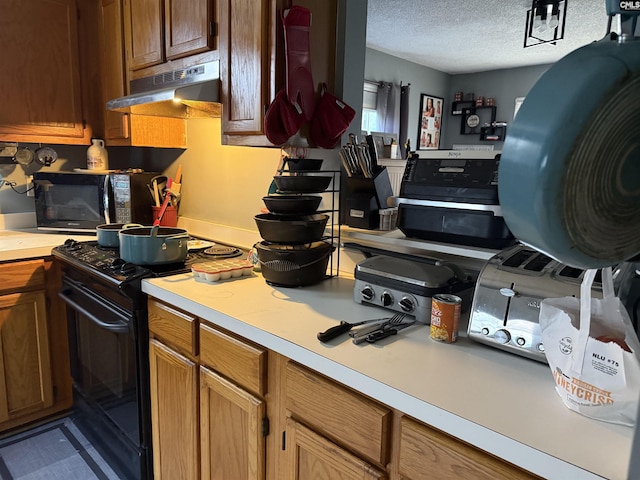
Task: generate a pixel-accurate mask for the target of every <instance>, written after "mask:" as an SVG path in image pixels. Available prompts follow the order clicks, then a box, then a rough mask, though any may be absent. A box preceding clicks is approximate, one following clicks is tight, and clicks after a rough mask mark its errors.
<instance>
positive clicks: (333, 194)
mask: <svg viewBox="0 0 640 480" xmlns="http://www.w3.org/2000/svg"><path fill="white" fill-rule="evenodd" d="M277 172H278V175H283V174H284V175H307V176H314V175H321V176H331V182H330V183H329V186H328V187H327V188H326V189H325V190H324V191H322V192H295V194H297V195H320V196H322V203H321V204H320V207H319V208H318V210H316V212H315V213H319V214H325V215H329V220H328V221H327V226H326V227H325V235H324V236H323V237H322V238H321V240H322V241H324V242H327V243H331V244H332V245H333V246H334V247H335V250H334V251H333V252H332V253H331V254H330V256H329V263H328V264H327V276H326V278H332V277H337V276H338V274H339V271H340V170H300V169H295V170H292V169H289V168H288V166H287V164H285V166H283V167H282V168H279V169H278V170H277ZM276 193H287V194H292V192H279V191H276Z"/></svg>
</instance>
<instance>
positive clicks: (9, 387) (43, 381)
mask: <svg viewBox="0 0 640 480" xmlns="http://www.w3.org/2000/svg"><path fill="white" fill-rule="evenodd" d="M0 324H1V326H0V337H1V340H2V341H1V343H0V367H1V369H2V371H3V372H4V375H2V376H1V377H0V422H5V421H7V420H9V419H11V418H14V417H16V416H20V415H21V414H22V413H24V412H30V411H33V410H41V409H44V408H47V407H50V406H51V405H53V387H52V385H51V356H50V354H49V334H48V331H47V314H46V307H45V295H44V292H28V293H13V294H10V295H3V296H1V297H0Z"/></svg>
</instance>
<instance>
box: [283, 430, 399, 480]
mask: <svg viewBox="0 0 640 480" xmlns="http://www.w3.org/2000/svg"><path fill="white" fill-rule="evenodd" d="M286 458H287V460H286V462H287V473H288V477H287V478H288V479H289V480H306V479H309V478H313V479H314V480H350V479H354V480H355V479H358V480H374V479H384V478H387V476H386V474H385V473H384V472H382V471H381V470H378V469H377V468H375V467H373V466H372V465H369V464H368V463H367V462H365V461H364V460H361V459H360V458H358V457H356V456H354V455H352V454H351V453H349V452H347V451H346V450H344V449H342V448H340V447H339V446H338V445H336V444H334V443H332V442H330V441H329V440H327V439H326V438H324V437H322V436H320V435H318V434H317V433H315V432H314V431H313V430H310V429H308V428H307V427H305V426H304V425H302V424H301V423H298V422H296V421H295V420H292V419H291V418H287V433H286Z"/></svg>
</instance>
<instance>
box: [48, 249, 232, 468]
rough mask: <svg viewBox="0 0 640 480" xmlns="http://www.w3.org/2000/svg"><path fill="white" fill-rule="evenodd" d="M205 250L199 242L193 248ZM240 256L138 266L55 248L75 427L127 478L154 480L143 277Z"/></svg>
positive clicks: (222, 252)
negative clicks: (58, 263) (63, 311)
mask: <svg viewBox="0 0 640 480" xmlns="http://www.w3.org/2000/svg"><path fill="white" fill-rule="evenodd" d="M198 243H202V242H198ZM243 253H244V252H242V251H241V250H240V249H237V248H235V247H229V246H225V245H213V246H210V247H209V248H205V249H201V250H198V251H192V252H189V253H188V255H187V258H186V259H185V261H184V262H181V263H178V264H163V265H145V266H141V265H135V264H132V263H127V262H125V261H124V260H122V259H121V258H120V256H119V254H118V249H113V248H105V247H102V246H100V245H98V242H96V241H89V242H79V241H76V240H72V239H69V240H67V241H65V242H64V244H63V245H60V246H58V247H54V248H53V250H52V255H53V256H54V257H55V258H56V260H57V261H59V262H60V265H61V270H62V288H61V290H60V292H59V295H60V297H61V298H62V299H63V300H64V302H65V304H66V311H67V325H68V335H69V357H70V367H71V376H72V378H73V388H74V409H73V415H74V420H75V423H76V425H77V426H78V427H79V428H80V429H81V430H82V432H83V433H84V435H85V436H86V437H88V438H89V439H90V440H91V442H92V444H93V445H94V446H95V447H96V448H97V449H98V450H99V451H100V453H101V454H102V456H103V457H104V458H105V459H106V460H107V461H108V462H109V464H110V466H111V467H112V468H113V469H114V470H115V471H116V472H118V474H119V475H120V476H121V477H122V478H125V479H134V480H143V479H152V478H153V460H152V445H151V439H152V436H151V406H150V405H151V399H150V386H149V385H150V378H149V329H148V320H147V296H146V294H145V293H144V292H143V291H142V288H141V282H142V279H144V278H152V277H160V276H167V275H175V274H179V273H185V272H188V271H190V269H191V266H192V265H193V264H194V263H197V262H203V261H211V260H212V259H216V258H231V257H234V256H240V255H242V254H243Z"/></svg>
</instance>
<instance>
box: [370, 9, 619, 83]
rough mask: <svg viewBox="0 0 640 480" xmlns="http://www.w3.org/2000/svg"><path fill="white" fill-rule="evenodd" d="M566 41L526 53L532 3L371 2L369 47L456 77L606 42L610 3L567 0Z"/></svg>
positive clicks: (533, 62)
mask: <svg viewBox="0 0 640 480" xmlns="http://www.w3.org/2000/svg"><path fill="white" fill-rule="evenodd" d="M567 2H568V3H567V18H566V27H565V34H564V39H563V40H560V41H558V42H557V45H551V44H545V45H537V46H535V47H529V48H523V43H524V30H525V23H526V17H527V10H528V9H530V8H531V1H530V0H529V1H527V0H368V14H367V47H369V48H372V49H374V50H379V51H381V52H384V53H387V54H390V55H393V56H396V57H400V58H403V59H405V60H409V61H411V62H414V63H418V64H420V65H425V66H427V67H431V68H433V69H435V70H439V71H442V72H446V73H450V74H460V73H474V72H483V71H489V70H499V69H502V68H514V67H523V66H529V65H542V64H549V63H553V62H556V61H557V60H559V59H560V58H562V57H563V56H565V55H566V54H568V53H569V52H571V51H573V50H575V49H576V48H579V47H581V46H583V45H586V44H588V43H591V42H593V41H594V40H599V39H601V38H602V37H603V36H604V35H605V33H606V30H607V21H608V17H607V15H606V11H605V3H604V0H567Z"/></svg>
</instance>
